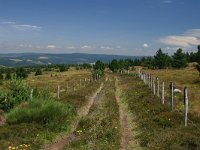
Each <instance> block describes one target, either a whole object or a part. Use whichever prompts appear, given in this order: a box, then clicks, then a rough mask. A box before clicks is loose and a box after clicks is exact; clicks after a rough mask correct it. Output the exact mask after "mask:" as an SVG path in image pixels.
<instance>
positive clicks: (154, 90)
mask: <svg viewBox="0 0 200 150" xmlns="http://www.w3.org/2000/svg"><path fill="white" fill-rule="evenodd" d="M153 94H154V95H156V84H155V80H153Z"/></svg>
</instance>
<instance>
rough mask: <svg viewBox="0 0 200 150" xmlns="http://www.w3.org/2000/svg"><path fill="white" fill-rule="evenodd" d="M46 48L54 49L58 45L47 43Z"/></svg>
mask: <svg viewBox="0 0 200 150" xmlns="http://www.w3.org/2000/svg"><path fill="white" fill-rule="evenodd" d="M46 48H49V49H54V48H56V45H47V47H46Z"/></svg>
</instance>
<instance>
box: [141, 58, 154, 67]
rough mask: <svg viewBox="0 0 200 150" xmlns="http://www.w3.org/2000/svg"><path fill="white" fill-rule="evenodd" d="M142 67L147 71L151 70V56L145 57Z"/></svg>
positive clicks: (152, 60)
mask: <svg viewBox="0 0 200 150" xmlns="http://www.w3.org/2000/svg"><path fill="white" fill-rule="evenodd" d="M142 65H143V66H144V67H147V68H148V69H150V68H153V65H154V59H153V57H151V56H148V57H146V58H145V59H144V60H143V61H142Z"/></svg>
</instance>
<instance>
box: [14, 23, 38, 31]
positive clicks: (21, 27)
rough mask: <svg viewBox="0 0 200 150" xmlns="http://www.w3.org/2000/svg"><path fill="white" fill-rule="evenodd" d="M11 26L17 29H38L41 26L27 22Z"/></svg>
mask: <svg viewBox="0 0 200 150" xmlns="http://www.w3.org/2000/svg"><path fill="white" fill-rule="evenodd" d="M12 27H14V28H16V29H17V30H40V29H41V27H39V26H34V25H29V24H15V25H12Z"/></svg>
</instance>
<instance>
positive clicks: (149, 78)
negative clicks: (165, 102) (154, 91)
mask: <svg viewBox="0 0 200 150" xmlns="http://www.w3.org/2000/svg"><path fill="white" fill-rule="evenodd" d="M148 80H149V88H151V76H150V74H148Z"/></svg>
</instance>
